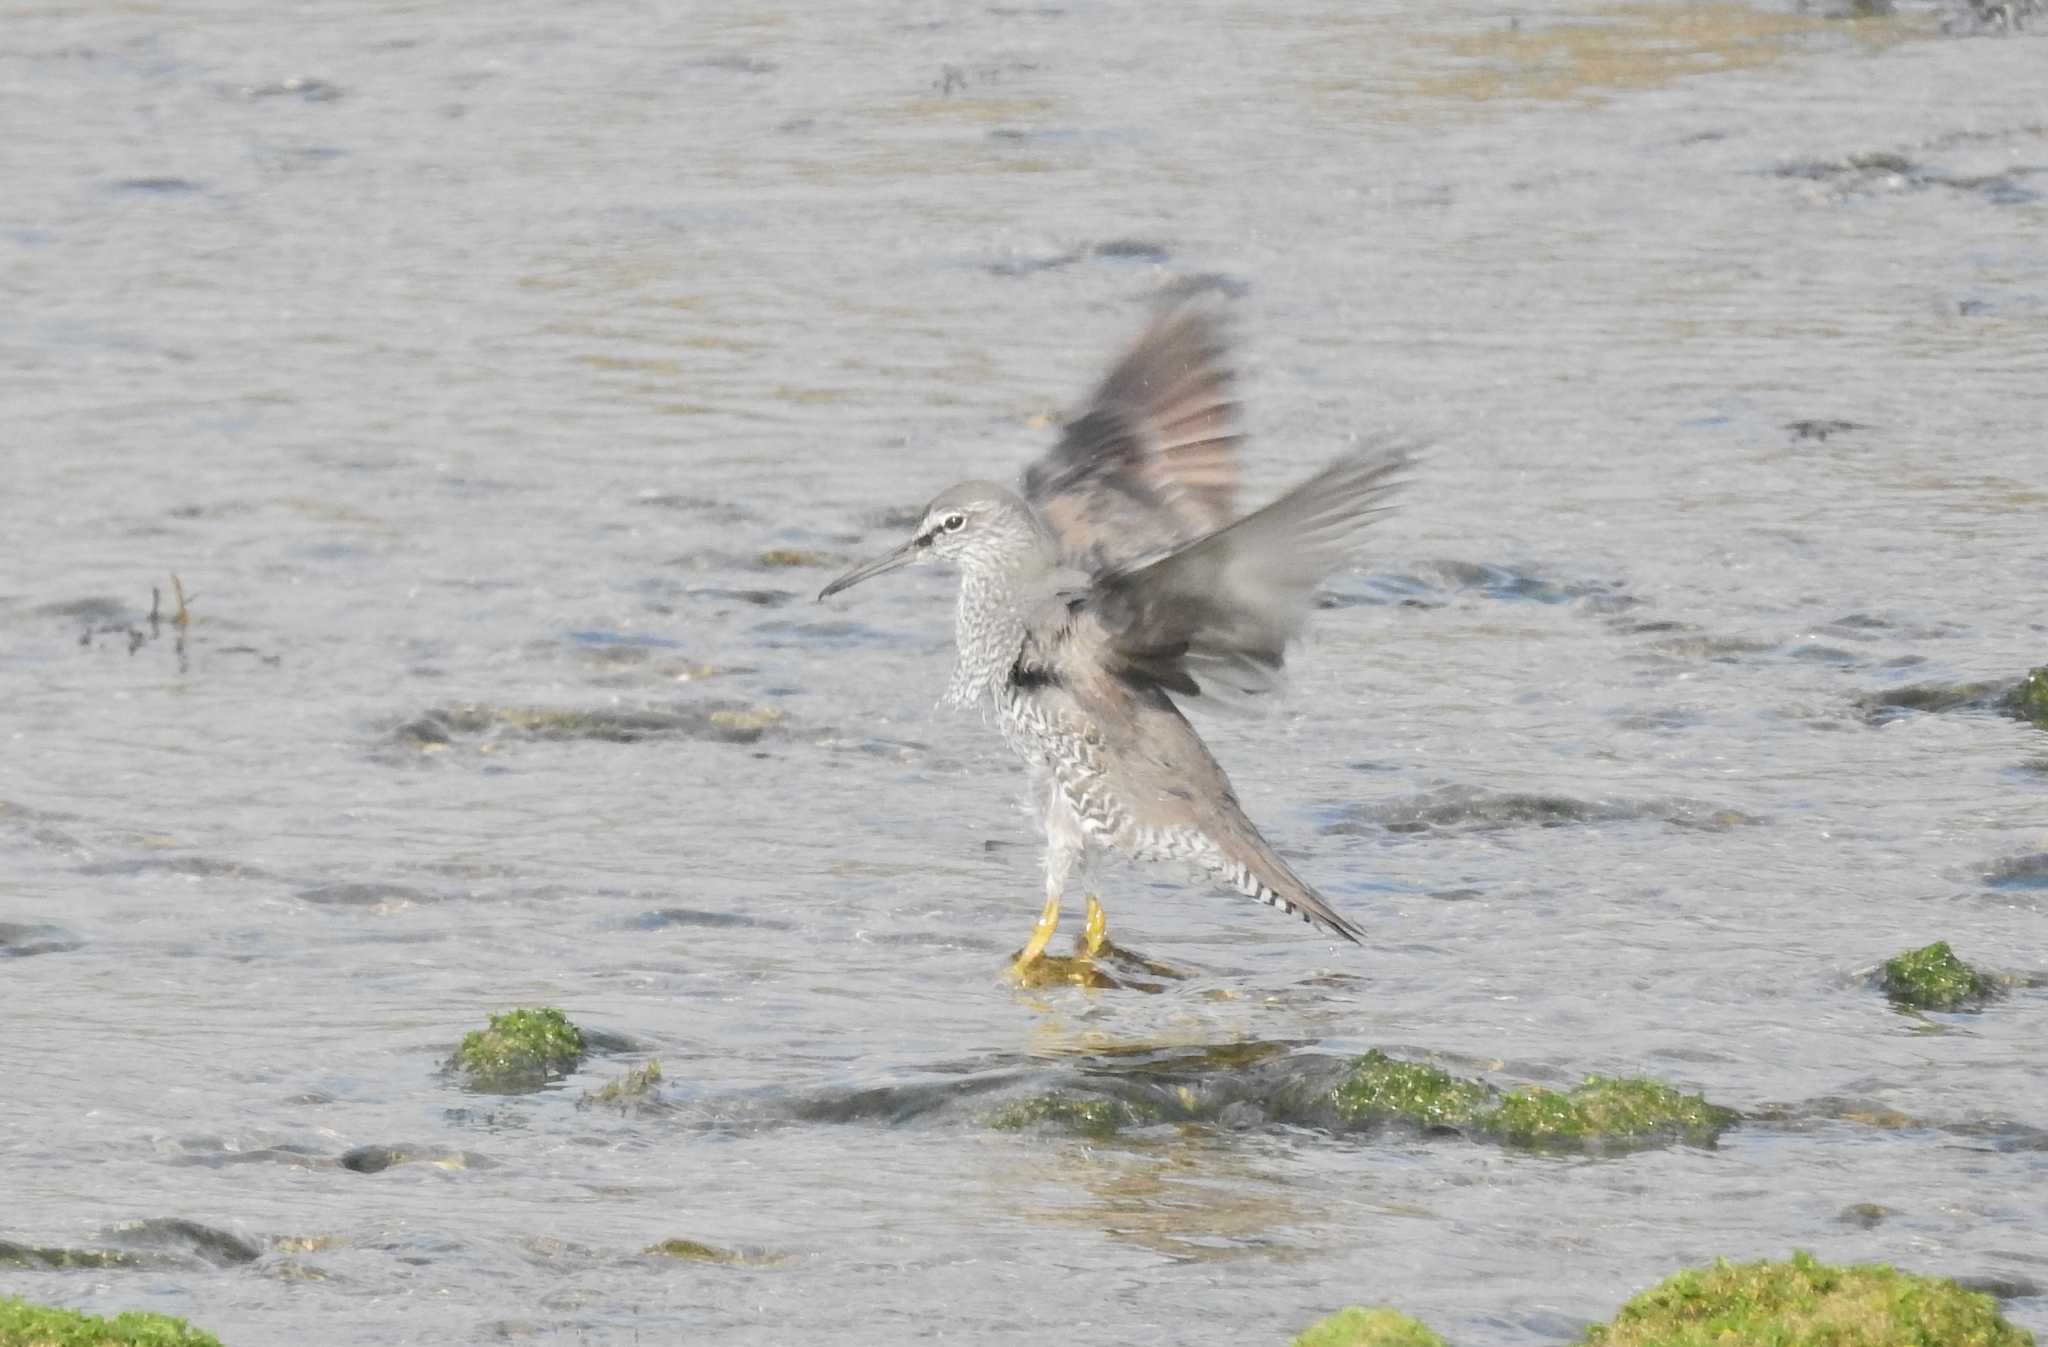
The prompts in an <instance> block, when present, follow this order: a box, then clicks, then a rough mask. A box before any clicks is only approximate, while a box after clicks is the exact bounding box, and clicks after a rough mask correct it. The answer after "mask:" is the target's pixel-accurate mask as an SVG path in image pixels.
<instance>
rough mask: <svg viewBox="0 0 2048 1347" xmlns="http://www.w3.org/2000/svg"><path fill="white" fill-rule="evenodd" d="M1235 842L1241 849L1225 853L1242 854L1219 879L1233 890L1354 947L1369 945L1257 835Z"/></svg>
mask: <svg viewBox="0 0 2048 1347" xmlns="http://www.w3.org/2000/svg"><path fill="white" fill-rule="evenodd" d="M1234 840H1238V841H1239V845H1238V846H1235V847H1230V846H1226V847H1225V851H1226V853H1229V852H1236V853H1238V854H1235V855H1229V856H1228V859H1227V860H1226V862H1225V864H1224V865H1222V866H1221V867H1219V868H1218V875H1219V877H1220V878H1222V879H1223V880H1224V881H1225V882H1226V883H1228V884H1229V885H1230V887H1231V888H1233V889H1236V890H1237V891H1238V892H1239V893H1241V894H1243V895H1244V896H1245V897H1247V898H1251V899H1254V900H1256V901H1258V902H1261V903H1264V904H1265V905H1266V906H1267V907H1270V908H1275V909H1277V910H1279V911H1281V912H1285V913H1286V914H1287V915H1288V916H1290V917H1300V918H1301V919H1302V920H1303V921H1305V922H1307V923H1308V924H1309V925H1311V926H1319V927H1321V928H1322V929H1323V930H1325V931H1328V932H1329V933H1330V934H1331V935H1335V936H1341V937H1343V938H1344V939H1346V940H1349V941H1350V942H1351V943H1352V944H1354V945H1363V944H1364V943H1365V932H1364V930H1362V929H1361V928H1360V927H1358V926H1356V925H1354V924H1353V923H1352V922H1351V921H1349V920H1348V919H1346V918H1345V917H1344V915H1343V914H1342V913H1340V912H1338V911H1337V909H1336V908H1334V907H1331V906H1330V905H1329V903H1328V902H1326V901H1325V900H1324V899H1323V896H1322V895H1321V894H1319V893H1317V892H1316V891H1315V890H1314V889H1312V888H1310V887H1309V886H1308V884H1307V882H1306V881H1305V880H1303V879H1302V877H1301V876H1300V875H1297V874H1295V873H1294V871H1293V870H1292V869H1290V868H1289V867H1288V865H1287V862H1286V861H1283V860H1281V859H1280V857H1279V856H1277V855H1276V854H1274V852H1273V849H1272V848H1271V847H1269V846H1267V845H1265V843H1264V841H1263V839H1260V838H1259V837H1258V836H1257V835H1256V834H1254V835H1253V836H1252V837H1250V838H1247V839H1234Z"/></svg>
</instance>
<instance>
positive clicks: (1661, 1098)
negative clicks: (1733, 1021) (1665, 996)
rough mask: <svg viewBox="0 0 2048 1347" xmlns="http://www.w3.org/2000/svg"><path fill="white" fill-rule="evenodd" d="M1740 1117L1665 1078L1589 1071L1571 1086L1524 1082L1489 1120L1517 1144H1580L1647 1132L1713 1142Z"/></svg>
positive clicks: (1489, 1125)
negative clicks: (1564, 1088) (1591, 1073)
mask: <svg viewBox="0 0 2048 1347" xmlns="http://www.w3.org/2000/svg"><path fill="white" fill-rule="evenodd" d="M1740 1119H1741V1115H1740V1114H1738V1113H1736V1112H1735V1111H1734V1110H1733V1109H1725V1108H1721V1107H1720V1106H1719V1105H1716V1104H1710V1103H1708V1102H1707V1101H1706V1100H1705V1099H1704V1098H1703V1097H1701V1096H1699V1095H1696V1094H1685V1093H1684V1092H1682V1091H1679V1090H1674V1089H1672V1088H1671V1087H1670V1086H1669V1085H1666V1084H1664V1083H1663V1082H1662V1081H1656V1080H1649V1079H1646V1078H1644V1077H1642V1076H1631V1077H1628V1078H1627V1079H1620V1080H1617V1079H1615V1078H1613V1077H1610V1076H1588V1077H1586V1081H1585V1083H1584V1084H1583V1085H1580V1086H1578V1087H1576V1088H1574V1089H1572V1090H1570V1091H1562V1090H1546V1089H1542V1088H1540V1087H1538V1086H1534V1085H1527V1086H1523V1087H1522V1088H1521V1089H1519V1090H1516V1091H1515V1092H1514V1093H1512V1094H1509V1095H1507V1096H1505V1097H1503V1098H1502V1099H1501V1101H1500V1106H1499V1107H1498V1108H1496V1109H1495V1110H1494V1111H1493V1112H1492V1113H1491V1114H1490V1115H1488V1116H1487V1117H1486V1118H1485V1120H1484V1122H1485V1126H1486V1128H1487V1130H1488V1131H1491V1132H1494V1133H1496V1134H1498V1135H1499V1136H1501V1137H1502V1138H1503V1139H1505V1140H1508V1141H1512V1142H1515V1143H1517V1144H1518V1145H1523V1146H1560V1145H1563V1146H1576V1145H1584V1144H1587V1143H1589V1142H1598V1141H1604V1140H1614V1141H1631V1140H1636V1139H1639V1138H1642V1137H1646V1136H1677V1137H1679V1138H1681V1139H1683V1140H1686V1141H1692V1142H1705V1141H1712V1140H1713V1139H1714V1138H1715V1137H1717V1136H1719V1135H1720V1134H1721V1133H1722V1132H1723V1131H1725V1130H1727V1129H1728V1128H1729V1127H1732V1126H1734V1124H1735V1123H1737V1122H1738V1121H1740Z"/></svg>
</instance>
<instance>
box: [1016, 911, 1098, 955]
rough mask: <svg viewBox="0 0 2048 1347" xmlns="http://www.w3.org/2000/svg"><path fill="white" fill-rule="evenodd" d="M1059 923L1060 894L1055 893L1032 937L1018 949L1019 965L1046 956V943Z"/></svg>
mask: <svg viewBox="0 0 2048 1347" xmlns="http://www.w3.org/2000/svg"><path fill="white" fill-rule="evenodd" d="M1090 901H1093V900H1092V899H1091V900H1090ZM1059 924H1060V896H1059V895H1058V894H1056V893H1055V894H1053V895H1052V896H1050V897H1049V898H1047V899H1046V900H1045V908H1044V910H1043V911H1041V912H1040V913H1039V914H1038V924H1037V925H1035V926H1033V927H1032V928H1031V938H1030V939H1029V940H1027V941H1025V942H1024V948H1023V949H1021V950H1019V951H1017V967H1019V968H1025V967H1028V966H1029V965H1031V964H1035V963H1037V962H1038V961H1039V960H1040V959H1042V958H1044V957H1045V946H1046V943H1047V942H1048V941H1050V940H1051V939H1052V933H1053V932H1054V931H1055V930H1057V929H1058V928H1059Z"/></svg>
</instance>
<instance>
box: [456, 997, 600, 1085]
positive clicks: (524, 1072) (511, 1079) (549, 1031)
mask: <svg viewBox="0 0 2048 1347" xmlns="http://www.w3.org/2000/svg"><path fill="white" fill-rule="evenodd" d="M582 1060H583V1031H582V1030H580V1029H578V1028H577V1027H576V1026H575V1025H573V1024H571V1023H570V1022H569V1017H568V1016H567V1015H564V1014H563V1013H562V1012H561V1011H559V1010H556V1009H555V1008H554V1007H553V1006H546V1007H543V1008H542V1009H539V1010H508V1011H506V1012H505V1013H504V1014H502V1015H493V1016H491V1027H490V1028H488V1029H473V1030H471V1031H470V1032H469V1033H468V1034H465V1035H464V1036H463V1039H462V1046H461V1047H459V1048H457V1049H456V1050H455V1056H454V1058H453V1060H451V1061H450V1062H449V1065H450V1066H452V1067H454V1068H455V1069H456V1070H457V1071H460V1072H462V1073H463V1074H464V1075H465V1076H467V1077H468V1078H469V1084H470V1086H471V1087H472V1088H474V1089H478V1090H487V1091H490V1092H491V1093H494V1094H519V1093H522V1092H524V1091H527V1090H538V1089H539V1088H540V1087H541V1086H543V1085H545V1084H547V1082H548V1080H549V1078H550V1077H553V1076H564V1075H567V1074H568V1073H569V1072H571V1071H573V1070H575V1069H576V1065H577V1063H579V1062H581V1061H582Z"/></svg>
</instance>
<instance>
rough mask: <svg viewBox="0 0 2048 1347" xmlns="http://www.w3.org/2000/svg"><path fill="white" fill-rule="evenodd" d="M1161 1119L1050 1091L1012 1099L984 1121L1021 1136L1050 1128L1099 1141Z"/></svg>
mask: <svg viewBox="0 0 2048 1347" xmlns="http://www.w3.org/2000/svg"><path fill="white" fill-rule="evenodd" d="M1164 1116H1165V1114H1164V1112H1163V1110H1160V1109H1157V1108H1153V1107H1148V1106H1145V1105H1140V1104H1134V1103H1132V1102H1130V1101H1129V1100H1125V1099H1110V1098H1105V1097H1103V1096H1100V1095H1093V1096H1085V1095H1076V1094H1069V1093H1067V1092H1066V1091H1064V1090H1050V1091H1047V1092H1046V1093H1044V1094H1035V1095H1031V1096H1030V1097H1028V1098H1025V1099H1013V1100H1011V1101H1010V1102H1009V1103H1007V1104H1004V1105H1003V1106H1002V1107H1000V1108H998V1109H995V1110H994V1111H993V1112H991V1113H989V1114H988V1115H987V1117H986V1118H985V1119H984V1121H985V1122H987V1123H988V1125H989V1126H990V1127H993V1128H996V1129H998V1130H1000V1131H1004V1132H1021V1131H1023V1130H1024V1129H1025V1128H1028V1127H1040V1126H1047V1125H1050V1126H1053V1127H1057V1128H1061V1129H1064V1130H1065V1131H1068V1132H1072V1133H1073V1134H1075V1135H1076V1136H1084V1137H1092V1138H1094V1139H1095V1140H1097V1141H1100V1140H1102V1139H1104V1138H1105V1137H1113V1136H1115V1135H1116V1134H1117V1133H1118V1132H1120V1131H1122V1130H1123V1129H1124V1128H1126V1127H1143V1126H1145V1125H1146V1124H1148V1123H1155V1122H1158V1121H1160V1119H1161V1118H1163V1117H1164Z"/></svg>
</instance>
